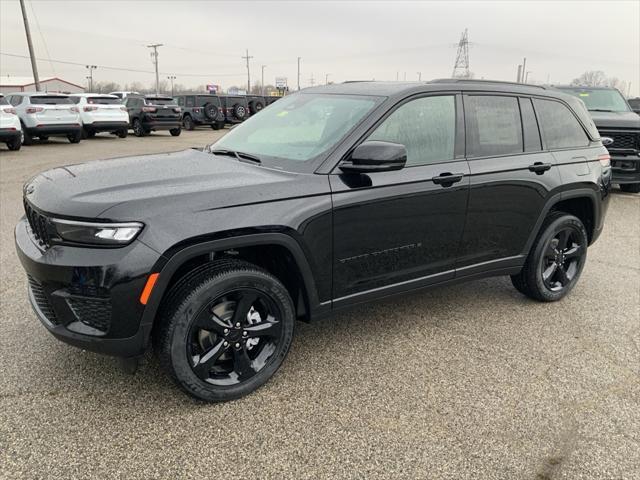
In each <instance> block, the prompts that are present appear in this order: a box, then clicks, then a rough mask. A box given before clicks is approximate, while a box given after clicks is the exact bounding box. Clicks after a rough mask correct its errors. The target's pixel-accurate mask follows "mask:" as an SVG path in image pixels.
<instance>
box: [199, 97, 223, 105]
mask: <svg viewBox="0 0 640 480" xmlns="http://www.w3.org/2000/svg"><path fill="white" fill-rule="evenodd" d="M207 103H213V104H214V105H220V99H219V98H218V97H213V96H211V97H208V96H202V97H196V106H198V107H203V106H204V105H206V104H207Z"/></svg>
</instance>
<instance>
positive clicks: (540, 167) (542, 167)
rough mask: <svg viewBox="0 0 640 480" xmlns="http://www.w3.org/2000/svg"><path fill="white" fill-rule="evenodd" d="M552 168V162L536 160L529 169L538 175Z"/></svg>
mask: <svg viewBox="0 0 640 480" xmlns="http://www.w3.org/2000/svg"><path fill="white" fill-rule="evenodd" d="M550 168H551V164H550V163H542V162H536V163H534V164H533V165H529V171H530V172H535V173H536V175H542V174H543V173H544V172H546V171H547V170H549V169H550Z"/></svg>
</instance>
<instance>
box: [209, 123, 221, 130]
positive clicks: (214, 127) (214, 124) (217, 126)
mask: <svg viewBox="0 0 640 480" xmlns="http://www.w3.org/2000/svg"><path fill="white" fill-rule="evenodd" d="M211 128H213V129H214V130H220V125H218V124H217V123H212V124H211Z"/></svg>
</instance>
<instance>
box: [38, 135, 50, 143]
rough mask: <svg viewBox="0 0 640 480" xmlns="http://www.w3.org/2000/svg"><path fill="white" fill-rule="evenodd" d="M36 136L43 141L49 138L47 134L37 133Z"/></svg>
mask: <svg viewBox="0 0 640 480" xmlns="http://www.w3.org/2000/svg"><path fill="white" fill-rule="evenodd" d="M38 138H39V139H40V140H42V141H43V142H46V141H47V140H49V135H38Z"/></svg>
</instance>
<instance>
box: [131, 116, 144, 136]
mask: <svg viewBox="0 0 640 480" xmlns="http://www.w3.org/2000/svg"><path fill="white" fill-rule="evenodd" d="M132 128H133V134H134V135H135V136H136V137H144V136H145V135H147V133H146V132H145V129H144V128H143V127H142V122H141V121H140V119H139V118H134V119H133V123H132Z"/></svg>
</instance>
